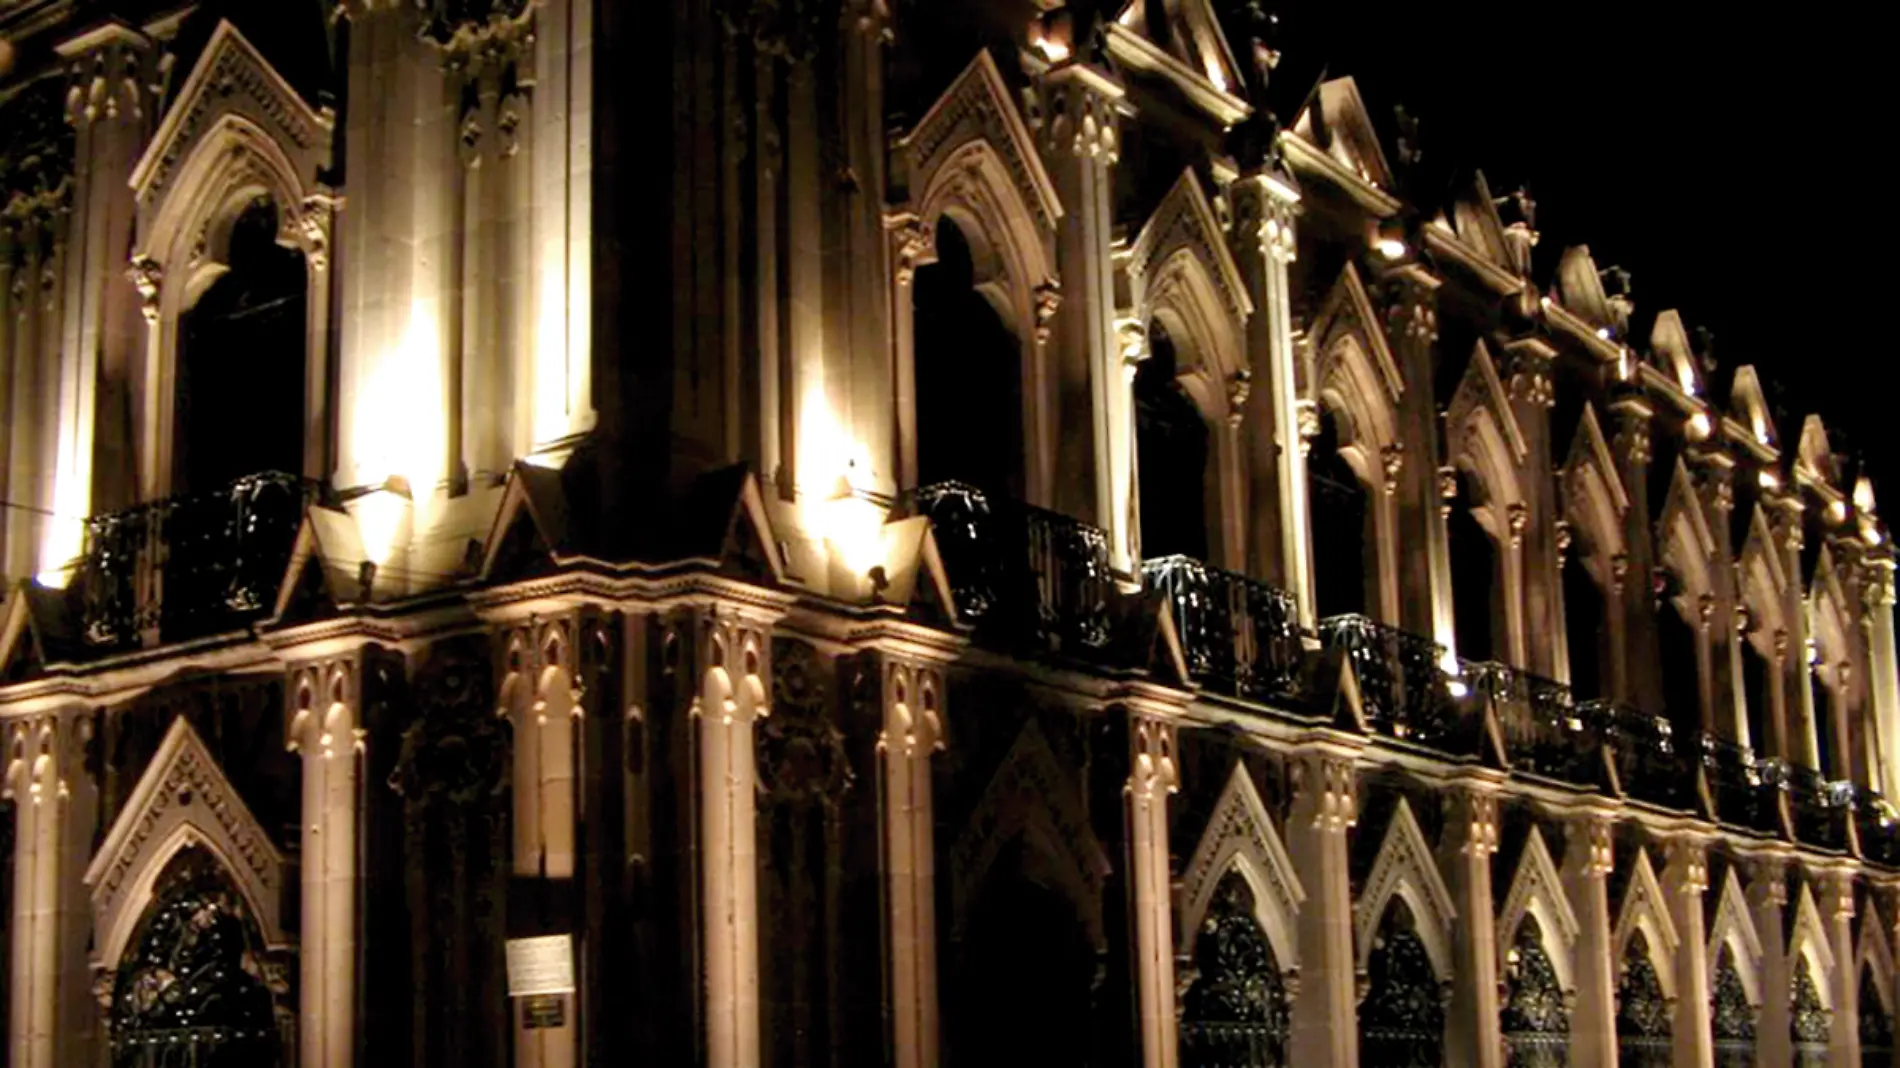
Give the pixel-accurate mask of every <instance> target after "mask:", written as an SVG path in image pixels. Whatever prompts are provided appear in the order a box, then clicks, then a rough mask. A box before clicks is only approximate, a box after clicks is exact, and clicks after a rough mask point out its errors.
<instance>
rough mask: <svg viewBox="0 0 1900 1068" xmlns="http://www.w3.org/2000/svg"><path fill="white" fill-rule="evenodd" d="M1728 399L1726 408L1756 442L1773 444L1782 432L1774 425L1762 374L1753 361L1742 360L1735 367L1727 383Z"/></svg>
mask: <svg viewBox="0 0 1900 1068" xmlns="http://www.w3.org/2000/svg"><path fill="white" fill-rule="evenodd" d="M1728 403H1729V410H1730V411H1731V412H1733V413H1734V414H1735V417H1736V418H1737V419H1740V420H1741V421H1742V425H1743V426H1745V427H1747V428H1748V432H1749V433H1750V434H1752V435H1753V436H1754V438H1755V443H1756V444H1757V445H1761V446H1764V447H1766V448H1770V449H1772V448H1775V446H1776V444H1777V443H1778V442H1779V441H1780V440H1781V435H1780V433H1779V432H1778V431H1777V429H1776V427H1775V418H1774V413H1773V412H1772V411H1770V410H1769V408H1768V398H1767V396H1766V395H1765V394H1763V392H1762V388H1761V378H1760V376H1759V375H1758V374H1757V373H1756V371H1755V365H1754V364H1744V365H1742V366H1740V367H1737V368H1736V369H1735V380H1734V381H1733V382H1731V383H1730V384H1729V390H1728Z"/></svg>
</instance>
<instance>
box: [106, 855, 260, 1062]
mask: <svg viewBox="0 0 1900 1068" xmlns="http://www.w3.org/2000/svg"><path fill="white" fill-rule="evenodd" d="M264 974H265V960H264V950H263V941H262V938H261V937H260V936H259V934H258V929H257V924H256V922H255V921H254V920H253V919H252V917H251V914H250V911H249V910H248V909H247V908H246V907H245V904H244V899H243V897H242V895H240V894H239V893H238V891H237V889H236V887H235V886H233V885H232V883H231V880H230V878H229V877H228V876H227V875H226V874H225V872H224V870H223V869H222V868H221V867H220V866H219V864H218V862H217V859H216V858H215V857H213V856H212V854H211V853H210V852H209V851H207V850H205V849H202V848H198V847H195V846H194V847H190V848H187V849H184V850H182V851H181V852H179V854H178V855H177V856H175V857H173V858H172V860H171V862H170V863H169V864H168V865H166V868H165V871H164V872H163V873H162V874H161V875H160V876H159V878H158V882H157V884H156V885H155V887H154V889H153V894H152V903H151V905H150V906H149V907H148V908H147V910H146V913H145V917H144V918H143V919H142V920H140V921H139V928H138V931H137V933H136V934H135V935H134V936H133V938H132V941H131V942H130V944H129V948H128V949H127V952H126V956H125V959H124V960H123V961H121V962H120V964H119V970H118V975H117V977H116V979H115V981H114V984H113V990H112V1003H111V1008H110V1010H109V1012H110V1021H111V1048H112V1065H113V1068H272V1066H275V1065H278V1064H281V1063H282V1060H281V1056H282V1053H283V1049H282V1041H281V1040H280V1038H279V1037H278V1031H277V1019H276V1006H275V1005H274V1003H273V1002H272V999H271V992H270V988H269V986H268V985H267V984H266V982H265V978H264Z"/></svg>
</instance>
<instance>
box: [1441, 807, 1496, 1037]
mask: <svg viewBox="0 0 1900 1068" xmlns="http://www.w3.org/2000/svg"><path fill="white" fill-rule="evenodd" d="M1496 789H1497V784H1496V783H1495V782H1487V781H1482V780H1477V781H1472V782H1467V783H1461V784H1459V785H1457V786H1454V787H1452V791H1453V792H1452V796H1451V808H1452V813H1453V815H1452V825H1451V826H1450V827H1448V828H1446V835H1445V841H1446V854H1447V855H1446V856H1445V857H1444V858H1443V861H1442V866H1443V867H1444V869H1445V870H1446V871H1447V872H1448V874H1449V875H1450V878H1449V879H1448V882H1449V883H1450V884H1451V892H1452V896H1453V898H1454V900H1455V901H1456V902H1457V907H1458V920H1457V924H1456V933H1457V946H1456V952H1457V957H1456V960H1457V965H1456V971H1455V973H1454V975H1453V977H1452V992H1451V1014H1450V1017H1449V1018H1448V1019H1447V1021H1446V1032H1447V1034H1446V1053H1447V1056H1448V1057H1449V1059H1450V1060H1451V1062H1452V1063H1454V1064H1464V1065H1470V1066H1471V1068H1499V1066H1500V1065H1502V1064H1503V1063H1504V1036H1503V1034H1502V1032H1501V1031H1500V1024H1499V1020H1498V990H1499V979H1498V951H1497V922H1496V919H1497V916H1496V912H1495V903H1494V899H1493V898H1492V896H1491V857H1492V855H1493V854H1495V853H1496V852H1497V851H1498V803H1497V796H1496Z"/></svg>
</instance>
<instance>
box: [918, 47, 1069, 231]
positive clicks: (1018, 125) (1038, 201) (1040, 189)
mask: <svg viewBox="0 0 1900 1068" xmlns="http://www.w3.org/2000/svg"><path fill="white" fill-rule="evenodd" d="M978 141H982V142H986V143H987V144H988V145H989V146H990V148H991V149H993V150H994V151H995V152H996V153H998V154H999V155H1000V156H1001V157H1002V162H1003V167H1004V170H1006V171H1007V172H1008V175H1009V180H1010V182H1011V184H1013V185H1014V186H1015V188H1016V192H1017V194H1018V196H1020V197H1021V199H1022V202H1023V203H1024V204H1025V205H1026V206H1027V207H1028V208H1029V209H1030V210H1032V211H1033V212H1035V214H1036V221H1037V222H1038V223H1039V224H1040V226H1041V227H1042V229H1043V230H1044V232H1053V231H1054V230H1055V226H1056V220H1058V219H1060V218H1062V202H1061V200H1060V199H1059V198H1058V197H1057V196H1056V187H1055V183H1054V182H1052V181H1051V180H1050V179H1049V174H1048V172H1047V171H1046V170H1044V169H1043V166H1042V157H1041V156H1040V155H1039V154H1038V153H1037V151H1036V143H1035V141H1034V139H1032V138H1031V137H1030V136H1029V130H1028V128H1027V127H1025V126H1024V125H1023V120H1022V115H1021V113H1019V112H1018V111H1017V109H1016V105H1015V103H1014V102H1013V101H1012V100H1011V98H1010V93H1009V87H1008V86H1007V85H1005V84H1004V82H1003V75H1002V73H1001V72H1000V71H998V70H997V68H996V60H995V59H993V58H991V56H990V54H989V52H988V50H983V51H979V52H978V53H977V54H976V58H975V59H973V60H971V61H970V65H969V66H967V67H965V68H964V69H963V73H962V74H960V75H958V76H957V79H956V81H954V82H952V83H950V88H948V89H946V90H944V93H943V95H942V96H940V97H938V98H937V102H936V103H934V104H932V105H931V106H930V110H929V111H927V112H925V113H924V117H923V118H921V119H919V120H917V125H916V126H915V127H914V128H912V130H911V131H910V132H909V133H908V134H905V135H904V137H903V138H902V139H901V140H900V141H899V142H898V146H897V147H898V149H899V151H900V152H901V154H902V155H903V157H904V160H905V162H906V164H907V168H908V171H909V174H908V179H909V181H910V182H912V183H913V189H912V192H913V193H919V192H921V188H918V187H919V186H921V185H922V184H923V181H924V180H925V178H926V176H928V175H932V174H935V173H936V172H937V170H938V169H939V168H941V167H942V166H943V165H944V164H945V162H946V161H948V160H950V159H951V158H952V157H954V156H955V155H957V153H958V152H959V151H960V150H962V149H963V148H964V147H965V146H966V145H969V144H971V143H972V142H978Z"/></svg>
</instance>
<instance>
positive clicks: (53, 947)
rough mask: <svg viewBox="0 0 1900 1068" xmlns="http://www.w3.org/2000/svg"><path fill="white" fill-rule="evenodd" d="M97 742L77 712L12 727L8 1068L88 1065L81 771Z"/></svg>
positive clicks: (87, 847)
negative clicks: (87, 753)
mask: <svg viewBox="0 0 1900 1068" xmlns="http://www.w3.org/2000/svg"><path fill="white" fill-rule="evenodd" d="M91 736H92V720H91V718H90V716H88V715H87V714H86V713H85V712H84V711H83V710H81V709H78V708H69V709H62V710H57V711H52V710H49V711H46V712H42V713H36V714H32V715H28V716H22V717H19V718H17V719H13V720H12V721H10V722H9V723H8V724H7V730H6V735H5V737H6V751H7V752H8V753H9V754H10V757H9V763H8V767H7V779H6V784H5V790H6V795H7V797H8V798H9V799H11V800H12V801H13V805H14V818H15V819H16V820H17V821H18V823H17V827H16V830H15V835H14V856H13V858H12V861H13V916H12V917H11V918H10V919H9V921H8V923H9V925H10V926H11V928H12V944H13V950H12V952H13V960H12V961H11V962H10V967H11V978H10V981H9V983H8V987H9V994H10V996H11V1002H12V1004H11V1005H10V1006H9V1007H8V1012H9V1016H10V1023H9V1027H8V1034H9V1036H10V1039H11V1045H12V1049H11V1051H10V1056H9V1059H8V1063H10V1064H12V1065H15V1066H18V1068H54V1066H55V1065H64V1064H86V1063H89V1062H90V1057H91V1049H92V1041H91V1039H92V1034H93V1031H94V1026H93V1018H94V1015H95V1014H96V1012H97V1008H98V1006H97V1003H96V1002H95V1001H94V999H93V997H92V996H91V976H90V970H89V968H88V967H87V962H86V949H87V945H88V943H89V941H90V936H91V933H92V931H91V926H90V924H91V918H92V917H91V912H90V909H89V908H88V906H87V901H88V895H87V892H86V889H85V887H84V886H83V885H82V883H81V880H82V879H83V878H84V876H85V871H86V863H87V860H88V858H89V857H90V855H91V851H92V836H93V823H94V819H93V814H94V811H95V804H94V799H93V798H94V790H93V787H92V783H91V780H90V778H89V776H88V774H87V772H86V770H85V765H84V756H85V750H86V745H87V743H88V741H89V740H90V738H91Z"/></svg>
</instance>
